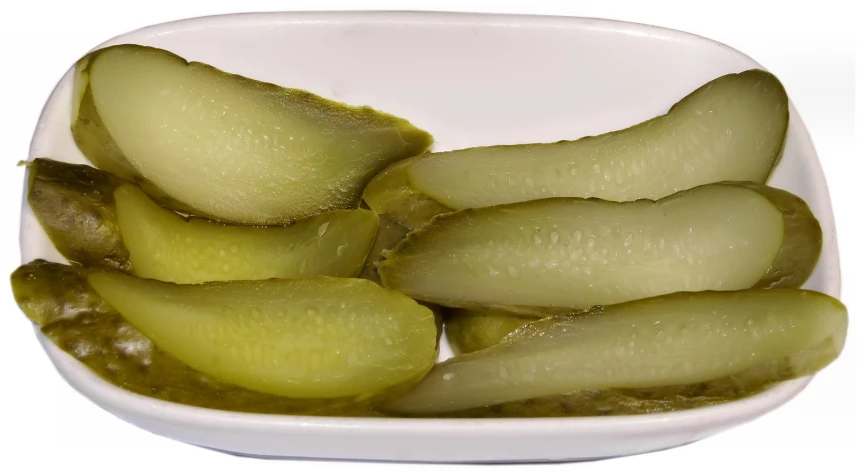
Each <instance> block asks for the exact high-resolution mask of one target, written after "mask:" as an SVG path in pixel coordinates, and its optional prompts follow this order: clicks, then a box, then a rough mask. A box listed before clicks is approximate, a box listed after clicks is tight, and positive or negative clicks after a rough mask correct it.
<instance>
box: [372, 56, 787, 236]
mask: <svg viewBox="0 0 859 475" xmlns="http://www.w3.org/2000/svg"><path fill="white" fill-rule="evenodd" d="M788 123H789V109H788V97H787V93H786V92H785V90H784V87H783V86H782V84H781V83H780V82H779V80H778V78H776V77H775V76H773V75H772V74H770V73H769V72H766V71H762V70H748V71H744V72H741V73H738V74H728V75H725V76H722V77H719V78H717V79H714V80H712V81H710V82H708V83H707V84H705V85H703V86H701V87H700V88H698V89H696V90H695V91H693V92H692V93H690V94H689V95H687V96H686V97H684V98H683V99H682V100H680V101H679V102H677V103H676V104H675V105H674V106H673V107H671V109H670V110H669V111H668V113H666V114H664V115H661V116H658V117H655V118H653V119H650V120H648V121H646V122H642V123H640V124H637V125H635V126H632V127H629V128H627V129H623V130H617V131H613V132H608V133H605V134H602V135H598V136H588V137H583V138H580V139H578V140H564V141H560V142H555V143H533V144H517V145H497V146H486V147H474V148H468V149H462V150H453V151H449V152H440V153H430V154H425V155H421V156H417V157H414V158H410V159H408V160H406V161H403V162H398V163H396V164H394V165H392V166H390V167H389V168H388V169H387V170H386V171H385V172H383V173H381V174H379V175H378V176H377V177H376V178H374V179H373V181H371V182H370V184H369V185H368V186H367V188H366V189H365V191H364V200H365V201H366V202H367V203H368V204H369V205H370V207H371V208H372V209H373V210H375V211H376V212H378V213H379V214H389V215H390V216H391V217H392V218H393V219H394V220H396V221H397V222H399V223H400V224H403V225H407V226H409V227H410V228H413V229H414V228H416V227H418V226H419V225H420V224H422V223H424V222H426V221H428V220H429V219H430V218H431V217H432V216H434V215H436V214H440V213H443V212H445V210H448V209H449V210H462V209H467V208H480V207H487V206H494V205H500V204H508V203H516V202H522V201H531V200H537V199H543V198H550V197H581V198H601V199H605V200H610V201H633V200H636V199H640V198H648V199H654V200H655V199H659V198H663V197H665V196H668V195H671V194H673V193H676V192H678V191H682V190H686V189H690V188H694V187H696V186H699V185H703V184H706V183H713V182H719V181H752V182H757V183H764V182H765V181H766V180H767V178H768V177H769V175H770V173H771V171H772V169H773V167H775V165H776V163H777V162H778V160H779V158H780V156H781V152H782V150H783V148H784V143H785V138H786V135H787V127H788Z"/></svg>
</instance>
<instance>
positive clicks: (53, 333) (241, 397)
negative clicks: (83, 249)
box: [11, 260, 407, 417]
mask: <svg viewBox="0 0 859 475" xmlns="http://www.w3.org/2000/svg"><path fill="white" fill-rule="evenodd" d="M90 272H92V270H90V269H87V268H83V267H77V266H67V265H63V264H57V263H53V262H48V261H44V260H36V261H33V262H30V263H28V264H25V265H23V266H21V267H19V268H18V269H17V270H16V271H15V272H14V273H13V274H12V277H11V281H12V290H13V293H14V295H15V300H16V301H17V302H18V305H19V306H20V307H21V309H22V310H23V311H24V313H25V314H26V315H27V317H28V318H29V319H30V320H32V321H33V322H34V323H36V324H37V325H39V326H40V329H41V332H42V333H43V334H44V335H45V336H46V337H48V339H50V340H51V341H52V342H53V343H54V344H55V345H57V346H58V347H59V348H60V349H62V350H63V351H65V352H66V353H68V354H69V355H71V356H73V357H74V358H75V359H77V360H78V361H80V362H81V363H83V364H84V365H86V366H87V367H88V368H89V369H90V370H92V371H93V372H95V373H96V374H98V375H99V376H101V377H102V378H103V379H104V380H105V381H107V382H109V383H111V384H113V385H115V386H118V387H120V388H122V389H125V390H127V391H130V392H133V393H136V394H140V395H143V396H148V397H152V398H156V399H160V400H163V401H169V402H174V403H179V404H185V405H190V406H197V407H202V408H208V409H220V410H225V411H235V412H246V413H259V414H282V415H314V416H342V417H354V416H365V417H366V416H374V415H378V413H376V412H375V411H374V410H373V409H372V407H373V406H374V405H375V404H378V403H380V401H381V397H380V398H372V399H366V400H356V398H339V399H331V400H326V399H290V398H285V397H282V396H275V395H271V394H265V393H261V392H257V391H251V390H248V389H244V388H241V387H238V386H234V385H231V384H227V383H224V382H222V381H219V380H217V379H215V378H212V377H209V376H207V375H205V374H203V373H201V372H199V371H196V370H194V369H191V368H190V367H188V366H187V365H185V364H184V363H182V362H180V361H179V360H177V359H176V358H174V357H172V356H170V355H168V354H167V353H165V352H163V351H161V350H160V349H158V348H157V347H156V346H155V345H153V344H152V342H151V341H150V340H149V339H148V338H146V337H145V336H144V335H143V334H142V333H140V332H139V331H138V330H137V329H136V328H134V327H133V326H131V324H129V323H128V322H127V321H126V320H125V319H123V318H122V317H121V316H120V315H119V314H118V313H117V312H116V311H115V310H113V308H111V307H110V305H108V304H107V302H105V301H104V300H102V298H101V297H100V296H99V295H98V294H97V293H96V292H95V291H94V290H93V289H92V288H91V287H90V286H89V284H88V283H87V280H86V276H87V274H89V273H90ZM405 389H407V388H403V389H402V391H405ZM399 393H400V389H399V388H394V389H392V390H391V391H390V392H389V393H387V394H385V395H384V396H383V397H384V398H387V397H396V396H397V395H398V394H399Z"/></svg>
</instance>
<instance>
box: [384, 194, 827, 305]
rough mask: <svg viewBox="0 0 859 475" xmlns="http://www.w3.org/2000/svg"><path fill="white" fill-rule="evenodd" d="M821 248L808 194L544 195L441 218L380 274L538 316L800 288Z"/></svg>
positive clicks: (414, 292)
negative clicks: (619, 198) (690, 294)
mask: <svg viewBox="0 0 859 475" xmlns="http://www.w3.org/2000/svg"><path fill="white" fill-rule="evenodd" d="M821 246H822V232H821V229H820V225H819V223H818V222H817V220H816V219H815V218H814V216H813V214H812V212H811V210H810V209H809V208H808V206H807V205H806V204H805V202H804V201H802V200H801V199H800V198H798V197H796V196H794V195H792V194H790V193H788V192H786V191H783V190H779V189H776V188H771V187H767V186H765V185H760V184H753V183H745V184H744V183H729V182H724V183H718V184H710V185H702V186H699V187H696V188H693V189H691V190H686V191H682V192H679V193H677V194H674V195H671V196H669V197H666V198H663V199H661V200H659V201H655V202H654V201H651V200H646V199H642V200H638V201H634V202H624V203H616V202H610V201H604V200H600V199H594V198H590V199H584V198H547V199H543V200H535V201H529V202H522V203H513V204H507V205H499V206H493V207H487V208H477V209H469V210H462V211H457V212H453V213H448V214H444V215H439V216H436V217H435V218H433V219H432V220H431V221H430V222H429V223H427V224H426V225H424V226H422V227H421V228H419V229H417V230H415V231H412V232H411V233H409V235H408V236H407V237H406V239H405V240H403V241H402V242H400V243H399V244H398V245H397V247H396V248H395V249H394V250H393V251H392V252H390V253H388V255H387V258H386V260H384V261H383V262H381V263H380V264H379V266H378V267H379V274H380V275H381V277H382V282H383V283H384V285H385V286H386V287H388V288H391V289H394V290H398V291H400V292H403V293H405V294H406V295H409V296H410V297H412V298H414V299H417V300H423V301H428V302H435V303H438V304H440V305H445V306H448V307H461V308H472V309H475V310H481V311H482V310H487V309H493V308H496V309H501V310H505V311H512V312H517V311H518V310H521V313H522V314H523V315H534V314H535V311H536V314H537V315H539V314H540V313H541V312H544V313H557V312H558V311H559V309H561V310H562V309H585V308H588V307H591V306H594V305H609V304H614V303H619V302H623V301H627V300H634V299H640V298H645V297H650V296H655V295H663V294H667V293H672V292H678V291H698V290H739V289H746V288H751V287H762V288H771V287H798V286H800V285H801V284H802V283H803V282H804V281H805V280H806V279H807V278H808V276H809V275H810V274H811V272H812V271H813V270H814V267H815V265H816V263H817V259H818V257H819V256H820V249H821ZM520 307H521V308H520ZM541 308H542V309H543V310H541Z"/></svg>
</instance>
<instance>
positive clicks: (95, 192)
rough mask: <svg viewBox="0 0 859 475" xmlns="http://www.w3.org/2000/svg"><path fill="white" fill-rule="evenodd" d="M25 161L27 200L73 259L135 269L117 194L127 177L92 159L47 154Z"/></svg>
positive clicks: (60, 248) (59, 247)
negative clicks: (122, 232) (62, 159)
mask: <svg viewBox="0 0 859 475" xmlns="http://www.w3.org/2000/svg"><path fill="white" fill-rule="evenodd" d="M24 164H25V165H27V167H28V182H27V203H28V204H29V205H30V208H31V209H32V210H33V214H34V215H35V216H36V219H37V220H38V221H39V224H41V226H42V229H44V230H45V233H46V234H47V235H48V238H49V239H50V240H51V243H53V244H54V247H56V248H57V251H59V252H60V254H62V255H63V257H65V258H66V259H68V260H69V262H73V263H76V264H81V265H83V266H87V267H100V268H104V269H111V270H119V271H124V272H130V271H131V268H132V266H131V261H129V259H128V250H127V249H126V248H125V246H124V245H123V243H122V236H121V235H120V232H119V225H118V224H117V218H116V206H115V202H114V199H113V192H114V190H115V189H116V188H117V187H119V186H120V185H122V184H123V183H124V182H123V180H121V179H119V178H117V177H115V176H113V175H111V174H109V173H106V172H104V171H101V170H98V169H95V168H92V167H89V166H86V165H75V164H70V163H63V162H58V161H54V160H50V159H46V158H37V159H35V160H33V161H31V162H24Z"/></svg>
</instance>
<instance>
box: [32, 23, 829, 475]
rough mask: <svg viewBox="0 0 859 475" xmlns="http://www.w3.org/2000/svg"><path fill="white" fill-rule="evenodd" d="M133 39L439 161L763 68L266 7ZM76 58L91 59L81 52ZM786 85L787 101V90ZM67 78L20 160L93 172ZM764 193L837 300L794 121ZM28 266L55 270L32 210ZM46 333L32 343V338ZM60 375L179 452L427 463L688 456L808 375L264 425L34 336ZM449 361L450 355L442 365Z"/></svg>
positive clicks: (615, 36) (632, 43)
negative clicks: (518, 405)
mask: <svg viewBox="0 0 859 475" xmlns="http://www.w3.org/2000/svg"><path fill="white" fill-rule="evenodd" d="M117 43H138V44H145V45H151V46H157V47H161V48H165V49H168V50H172V51H174V52H176V53H177V54H179V55H181V56H184V57H186V58H188V59H193V60H197V61H203V62H207V63H210V64H213V65H215V66H217V67H219V68H221V69H224V70H227V71H231V72H235V73H239V74H243V75H247V76H250V77H253V78H256V79H260V80H266V81H270V82H274V83H278V84H282V85H286V86H290V87H297V88H303V89H308V90H310V91H313V92H315V93H318V94H321V95H323V96H326V97H330V98H334V99H336V100H340V101H344V102H347V103H350V104H368V105H372V106H373V107H376V108H379V109H381V110H384V111H387V112H390V113H394V114H397V115H400V116H403V117H406V118H407V119H409V120H410V121H412V122H413V123H415V124H416V125H418V126H419V127H422V128H425V129H426V130H429V131H430V132H431V133H432V134H434V136H435V137H436V140H437V143H436V146H435V149H436V150H446V149H454V148H462V147H467V146H475V145H488V144H496V143H521V142H532V141H554V140H559V139H571V138H576V137H580V136H583V135H591V134H597V133H601V132H604V131H609V130H614V129H619V128H623V127H627V126H629V125H632V124H635V123H637V122H640V121H643V120H645V119H648V118H650V117H652V116H654V115H656V114H661V113H663V112H665V111H666V110H667V108H668V107H669V106H670V105H671V104H673V103H674V102H675V101H676V100H678V99H679V98H681V97H682V96H684V95H686V94H687V93H688V92H690V91H692V90H693V89H695V88H697V87H698V86H699V85H701V84H703V83H705V82H707V81H709V80H711V79H713V78H715V77H718V76H720V75H722V74H726V73H731V72H737V71H741V70H745V69H749V68H758V67H761V65H759V64H758V63H756V62H755V61H754V60H752V59H751V58H749V57H747V56H745V55H744V54H742V53H740V52H738V51H736V50H734V49H731V48H729V47H727V46H725V45H722V44H719V43H716V42H714V41H711V40H708V39H705V38H701V37H698V36H694V35H691V34H687V33H681V32H677V31H671V30H666V29H661V28H656V27H652V26H645V25H638V24H628V23H620V22H613V21H604V20H593V19H581V18H558V17H535V16H503V15H483V14H450V13H404V12H375V13H353V12H337V13H271V14H246V15H230V16H221V17H208V18H199V19H192V20H185V21H180V22H174V23H167V24H162V25H156V26H153V27H149V28H145V29H142V30H138V31H134V32H131V33H127V34H125V35H122V36H120V37H117V38H114V39H112V40H110V41H108V42H106V43H104V44H103V45H99V46H106V45H110V44H117ZM81 53H84V52H81ZM788 92H789V91H788ZM70 102H71V74H70V73H69V74H66V75H65V77H63V78H62V79H61V80H60V82H59V84H58V85H57V87H56V89H55V90H54V92H53V94H52V95H51V97H50V99H49V100H48V103H47V105H46V106H45V109H44V111H43V113H42V116H41V119H40V121H39V124H38V127H37V129H36V132H35V135H34V137H33V142H32V147H31V150H30V157H29V158H30V159H33V158H36V157H51V158H54V159H57V160H63V161H69V162H79V163H86V160H85V159H84V157H83V156H82V155H81V153H80V152H79V151H78V150H77V148H76V147H75V145H74V143H73V141H72V137H71V133H70V131H69V120H70ZM791 114H792V115H791V124H790V130H789V134H788V138H787V146H786V149H785V153H784V157H783V159H782V161H781V163H780V164H779V165H778V168H777V170H776V171H775V173H774V176H773V177H772V179H771V181H770V184H772V185H774V186H777V187H780V188H785V189H787V190H790V191H792V192H793V193H795V194H798V195H799V196H801V197H802V198H804V199H805V200H806V201H807V202H808V204H809V205H810V206H811V208H812V210H813V211H814V213H815V214H816V216H817V217H818V219H819V220H820V222H821V225H822V227H823V232H824V238H825V240H824V247H823V254H822V256H821V259H820V262H819V264H818V267H817V269H816V271H815V273H814V275H813V276H812V277H811V278H810V280H809V281H808V282H807V284H806V287H807V288H811V289H815V290H819V291H822V292H826V293H828V294H830V295H833V296H836V297H838V296H839V294H840V271H839V261H838V249H837V243H836V238H835V228H834V223H833V217H832V211H831V207H830V203H829V195H828V191H827V187H826V183H825V180H824V177H823V174H822V171H821V169H820V166H819V163H818V159H817V156H816V153H815V151H814V147H813V145H812V142H811V139H810V138H809V135H808V132H807V130H806V128H805V126H804V125H803V123H802V120H801V119H800V117H799V115H798V114H797V112H796V110H794V109H793V108H791ZM21 248H22V260H23V262H28V261H30V260H32V259H35V258H46V259H50V260H55V261H59V262H65V261H64V260H63V259H62V257H60V256H59V254H58V253H57V252H56V250H55V249H54V248H53V246H52V245H51V243H50V241H49V240H48V239H47V237H46V236H45V234H44V232H43V231H42V230H41V228H40V226H39V225H38V223H37V222H36V220H35V218H34V217H33V215H32V212H31V211H30V210H29V208H28V207H27V205H26V202H25V203H24V212H23V214H22V223H21ZM37 334H38V332H37ZM38 338H39V340H40V341H41V343H42V345H43V346H44V348H45V350H46V351H47V353H48V355H49V356H50V358H51V359H52V360H53V362H54V364H55V365H56V367H57V369H58V370H59V372H60V374H61V375H62V376H63V377H64V378H65V379H66V380H67V381H68V382H69V383H70V384H71V385H72V386H73V387H74V388H75V389H77V390H78V391H80V392H81V393H82V394H84V395H85V396H86V397H88V398H90V399H91V400H92V401H93V402H95V403H96V404H98V405H100V406H102V407H103V408H105V409H107V410H108V411H110V412H112V413H113V414H115V415H116V416H118V417H120V418H122V419H124V420H126V421H129V422H131V423H132V424H135V425H137V426H139V427H141V428H143V429H146V430H149V431H152V432H154V433H157V434H161V435H163V436H166V437H169V438H173V439H176V440H179V441H183V442H187V443H191V444H196V445H200V446H205V447H209V448H214V449H218V450H223V451H227V452H231V453H239V454H247V455H255V456H267V457H272V456H275V457H278V456H281V457H310V458H333V459H362V460H390V461H431V462H464V461H468V462H490V461H491V462H510V461H561V460H582V459H595V458H604V457H613V456H622V455H630V454H637V453H642V452H649V451H654V450H659V449H665V448H669V447H675V446H679V445H683V444H686V443H689V442H693V441H695V440H699V439H701V438H704V437H708V436H711V435H713V434H716V433H718V432H720V431H722V430H725V429H728V428H730V427H732V426H736V425H738V424H741V423H745V422H748V421H751V420H753V419H755V418H757V417H759V416H761V415H762V414H764V413H766V412H768V411H771V410H773V409H775V408H776V407H778V406H780V405H781V404H784V403H786V402H787V401H789V400H790V399H791V398H793V397H794V396H795V395H796V394H797V393H799V392H800V391H801V390H802V389H803V388H804V387H805V386H806V385H807V384H808V383H809V381H810V380H811V378H803V379H799V380H795V381H789V382H786V383H783V384H781V385H778V386H777V387H774V388H772V389H771V390H769V391H767V392H765V393H763V394H760V395H757V396H755V397H751V398H748V399H746V400H742V401H737V402H733V403H729V404H724V405H720V406H716V407H710V408H703V409H696V410H689V411H684V412H677V413H672V414H662V415H644V416H622V417H603V418H557V419H506V420H485V419H484V420H402V419H374V418H368V419H348V418H327V417H307V416H302V417H292V416H266V415H249V414H240V413H231V412H224V411H215V410H208V409H200V408H195V407H189V406H183V405H179V404H173V403H168V402H163V401H159V400H155V399H150V398H146V397H142V396H139V395H136V394H132V393H129V392H126V391H124V390H122V389H119V388H117V387H115V386H112V385H110V384H108V383H106V382H104V381H103V380H101V379H100V378H99V377H98V376H96V375H95V374H94V373H92V372H91V371H89V370H88V369H87V368H86V367H85V366H83V365H82V364H80V363H79V362H77V361H76V360H74V359H73V358H71V357H70V356H68V355H67V354H65V353H64V352H62V351H61V350H59V349H58V348H57V347H55V346H54V345H53V344H52V343H51V342H50V341H48V340H47V339H45V338H44V337H42V336H41V335H40V334H39V337H38ZM448 356H449V352H448V351H447V349H446V348H443V352H442V355H441V358H442V359H444V358H446V357H448Z"/></svg>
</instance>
